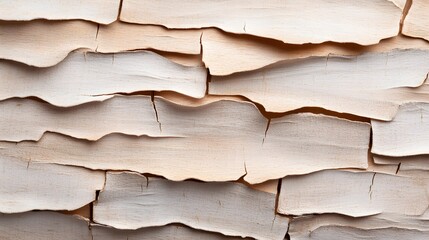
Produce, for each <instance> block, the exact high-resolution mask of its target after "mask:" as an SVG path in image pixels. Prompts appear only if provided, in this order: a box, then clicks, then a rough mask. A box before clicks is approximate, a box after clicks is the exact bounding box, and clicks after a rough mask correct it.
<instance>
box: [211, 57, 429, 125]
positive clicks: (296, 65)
mask: <svg viewBox="0 0 429 240" xmlns="http://www.w3.org/2000/svg"><path fill="white" fill-rule="evenodd" d="M428 71H429V55H428V54H427V52H426V51H420V50H394V51H392V52H388V53H366V54H363V55H359V56H356V57H344V56H343V57H340V56H328V57H313V58H306V59H300V60H290V61H286V62H284V63H282V64H276V65H272V66H270V67H268V68H265V69H261V70H259V71H251V72H246V73H239V74H234V75H229V76H225V77H212V79H211V82H210V84H209V93H210V94H220V95H243V96H245V97H248V98H249V99H251V100H253V101H256V102H258V103H260V104H262V105H263V106H264V107H265V109H266V110H267V111H272V112H285V111H291V110H295V109H299V108H302V107H320V108H325V109H328V110H331V111H336V112H341V113H350V114H354V115H358V116H363V117H368V118H374V119H380V120H391V119H392V118H393V117H394V115H395V113H396V111H397V108H398V105H399V104H400V103H401V102H405V101H409V100H408V99H407V97H408V95H409V93H408V89H407V88H408V87H419V86H421V85H422V84H423V83H424V81H425V79H426V75H427V73H428ZM395 88H398V89H399V90H398V89H395ZM402 89H403V91H404V95H402V94H401V92H400V90H402ZM398 91H399V93H398ZM414 98H417V97H414ZM422 98H424V99H426V101H427V100H429V99H428V96H427V95H426V96H423V97H422Z"/></svg>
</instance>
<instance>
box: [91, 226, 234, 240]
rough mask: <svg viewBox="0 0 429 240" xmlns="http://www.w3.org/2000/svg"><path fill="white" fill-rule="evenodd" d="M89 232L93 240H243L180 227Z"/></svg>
mask: <svg viewBox="0 0 429 240" xmlns="http://www.w3.org/2000/svg"><path fill="white" fill-rule="evenodd" d="M91 232H92V237H93V238H92V239H93V240H165V239H174V240H189V239H207V240H243V238H241V237H230V236H224V235H222V234H219V233H214V232H206V231H201V230H196V229H192V228H189V227H186V226H182V225H167V226H163V227H147V228H140V229H138V230H119V229H114V228H107V227H102V226H97V225H92V226H91Z"/></svg>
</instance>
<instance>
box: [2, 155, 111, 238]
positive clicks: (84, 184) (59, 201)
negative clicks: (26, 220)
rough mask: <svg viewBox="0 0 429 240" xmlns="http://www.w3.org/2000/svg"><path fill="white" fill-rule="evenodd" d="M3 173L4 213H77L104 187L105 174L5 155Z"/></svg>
mask: <svg viewBox="0 0 429 240" xmlns="http://www.w3.org/2000/svg"><path fill="white" fill-rule="evenodd" d="M0 172H1V174H0V212H2V213H18V212H25V211H31V210H35V209H47V210H74V209H77V208H80V207H82V206H85V205H86V204H88V203H90V202H92V201H94V200H95V191H96V190H100V189H101V188H102V187H103V184H104V173H103V172H95V171H90V170H88V169H83V168H77V167H70V166H61V165H56V164H44V163H33V162H31V158H30V159H28V161H24V160H21V159H15V158H10V157H4V156H2V157H1V158H0ZM0 228H1V224H0ZM0 234H1V231H0ZM2 239H3V238H2Z"/></svg>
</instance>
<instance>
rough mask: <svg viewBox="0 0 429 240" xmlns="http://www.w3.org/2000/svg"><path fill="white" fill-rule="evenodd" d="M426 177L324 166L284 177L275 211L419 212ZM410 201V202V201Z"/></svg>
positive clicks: (423, 208)
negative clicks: (320, 169) (314, 170)
mask: <svg viewBox="0 0 429 240" xmlns="http://www.w3.org/2000/svg"><path fill="white" fill-rule="evenodd" d="M428 190H429V178H428V177H417V176H416V177H410V176H394V175H387V174H382V173H367V172H355V173H353V172H345V171H339V170H326V171H321V172H317V173H312V174H308V175H303V176H289V177H286V178H284V179H283V181H282V188H281V193H280V199H279V207H278V211H279V212H280V213H283V214H291V215H302V214H313V213H339V214H344V215H349V216H353V217H360V216H369V215H373V214H379V213H397V214H404V215H410V216H411V215H412V216H419V215H422V214H423V213H424V212H425V211H426V209H427V207H428V205H429V198H428V196H427V194H426V193H427V191H428ZM410 202H413V204H410Z"/></svg>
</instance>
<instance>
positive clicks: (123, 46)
mask: <svg viewBox="0 0 429 240" xmlns="http://www.w3.org/2000/svg"><path fill="white" fill-rule="evenodd" d="M201 33H202V31H201V30H167V29H166V28H164V27H162V26H156V25H139V24H129V23H124V22H119V21H117V22H114V23H112V24H110V25H106V26H100V29H99V32H98V36H97V42H98V45H97V48H96V49H97V50H96V51H97V52H105V53H112V52H121V51H129V50H137V49H156V50H160V51H166V52H176V53H183V54H200V50H201V45H200V37H201Z"/></svg>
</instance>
